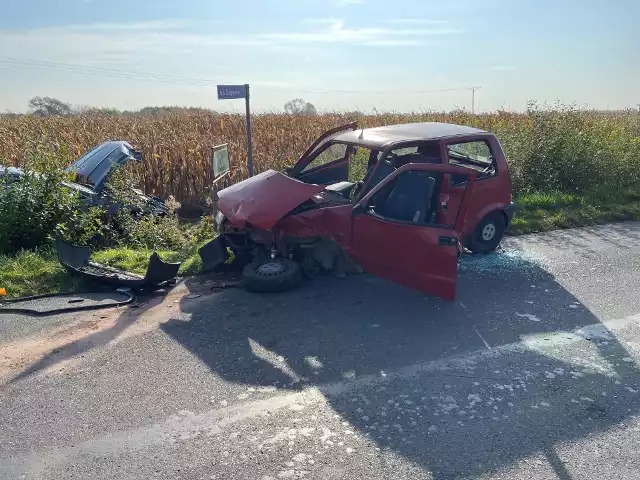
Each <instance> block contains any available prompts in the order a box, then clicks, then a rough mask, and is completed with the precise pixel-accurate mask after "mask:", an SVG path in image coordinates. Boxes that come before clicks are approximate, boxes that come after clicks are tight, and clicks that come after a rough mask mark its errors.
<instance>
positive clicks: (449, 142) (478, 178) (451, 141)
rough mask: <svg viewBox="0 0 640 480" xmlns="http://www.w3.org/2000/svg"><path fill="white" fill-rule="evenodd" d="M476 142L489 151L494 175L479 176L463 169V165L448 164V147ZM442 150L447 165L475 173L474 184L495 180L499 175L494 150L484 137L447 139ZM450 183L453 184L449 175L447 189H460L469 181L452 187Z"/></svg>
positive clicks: (487, 138) (488, 140)
mask: <svg viewBox="0 0 640 480" xmlns="http://www.w3.org/2000/svg"><path fill="white" fill-rule="evenodd" d="M477 142H482V143H484V144H485V145H486V146H487V148H488V149H489V153H490V154H491V159H492V163H493V168H494V174H493V175H490V176H480V175H479V173H480V172H478V171H476V170H473V169H472V168H468V167H465V166H463V165H455V164H452V163H449V146H450V145H459V144H461V143H477ZM442 149H443V154H444V156H445V158H446V159H447V165H451V166H454V167H458V166H459V167H461V168H467V169H468V170H471V171H474V172H476V174H477V175H476V182H481V181H483V180H490V179H492V178H496V177H497V176H498V175H499V174H500V170H499V168H498V160H497V158H496V156H495V152H494V150H493V148H492V146H491V141H490V138H489V137H485V136H483V137H472V138H469V137H466V138H463V139H459V138H451V139H448V140H447V141H445V142H443V145H442ZM452 182H453V176H452V175H449V180H448V182H447V186H448V188H457V187H460V186H462V185H467V183H468V182H469V180H468V179H467V181H466V182H464V183H457V184H455V185H453V183H452Z"/></svg>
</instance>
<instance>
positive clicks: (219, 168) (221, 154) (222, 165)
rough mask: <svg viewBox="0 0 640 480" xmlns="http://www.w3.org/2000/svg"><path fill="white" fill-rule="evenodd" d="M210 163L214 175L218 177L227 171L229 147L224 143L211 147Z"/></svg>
mask: <svg viewBox="0 0 640 480" xmlns="http://www.w3.org/2000/svg"><path fill="white" fill-rule="evenodd" d="M211 163H212V164H213V176H214V177H219V176H220V175H223V174H225V173H227V172H228V171H229V149H228V148H227V144H226V143H225V144H223V145H218V146H216V147H213V148H212V149H211Z"/></svg>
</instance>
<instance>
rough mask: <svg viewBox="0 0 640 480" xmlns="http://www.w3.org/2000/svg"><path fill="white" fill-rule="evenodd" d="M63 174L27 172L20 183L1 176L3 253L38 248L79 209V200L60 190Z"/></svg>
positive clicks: (0, 242)
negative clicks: (59, 225)
mask: <svg viewBox="0 0 640 480" xmlns="http://www.w3.org/2000/svg"><path fill="white" fill-rule="evenodd" d="M64 177H65V175H64V171H63V170H62V169H61V168H60V167H58V168H52V169H50V170H49V171H47V172H46V173H44V174H40V173H36V172H33V171H28V172H26V173H25V175H24V176H23V177H22V178H21V179H20V180H18V181H12V180H10V178H9V176H7V175H3V176H1V177H0V253H12V252H16V251H19V250H21V249H27V250H32V249H35V248H37V247H39V246H41V245H43V244H44V243H46V242H47V240H48V239H50V237H51V235H52V233H53V232H54V230H55V229H56V227H57V226H58V224H59V223H61V222H63V221H64V220H65V219H67V218H69V217H70V216H72V215H73V214H74V212H75V211H76V210H77V208H78V197H77V195H75V194H74V193H72V192H70V191H68V190H67V189H64V188H62V187H61V185H60V182H61V181H62V180H63V178H64Z"/></svg>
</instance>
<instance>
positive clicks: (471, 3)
mask: <svg viewBox="0 0 640 480" xmlns="http://www.w3.org/2000/svg"><path fill="white" fill-rule="evenodd" d="M1 1H2V7H1V9H0V11H1V13H0V111H5V110H10V111H25V110H26V109H27V106H28V101H29V99H30V98H32V97H34V96H36V95H38V96H51V97H56V98H59V99H61V100H63V101H66V102H69V103H71V104H73V105H93V106H101V107H115V108H119V109H137V108H141V107H143V106H147V105H183V106H196V107H205V108H212V109H216V110H225V111H243V110H244V104H243V101H242V100H218V99H217V97H216V88H215V86H216V85H217V84H235V83H242V84H244V83H248V84H250V85H251V89H250V90H251V105H252V109H253V110H254V111H258V112H259V111H281V110H282V109H283V106H284V104H285V103H286V102H287V101H288V100H290V99H292V98H303V99H305V100H306V101H309V102H311V103H313V104H314V105H315V106H316V107H317V108H318V109H319V110H321V111H326V110H341V111H345V110H349V111H351V110H360V111H363V112H372V111H424V110H451V109H457V108H464V109H469V110H470V109H471V108H472V104H471V102H472V94H471V90H470V88H471V87H481V88H479V89H477V90H476V92H475V108H476V110H477V111H494V110H496V109H505V110H512V111H521V110H524V109H525V108H526V106H527V102H529V101H536V102H538V103H539V104H554V103H555V102H558V101H559V102H561V103H563V104H573V105H577V106H579V107H585V108H599V109H618V108H627V107H633V108H637V107H638V104H640V93H639V92H638V88H637V87H638V85H640V48H638V45H639V44H640V28H638V20H639V19H640V1H638V0H608V1H605V0H581V1H578V0H442V1H433V0H322V1H321V0H260V1H259V0H245V1H244V2H240V1H237V0H180V1H169V0H109V1H106V0H1Z"/></svg>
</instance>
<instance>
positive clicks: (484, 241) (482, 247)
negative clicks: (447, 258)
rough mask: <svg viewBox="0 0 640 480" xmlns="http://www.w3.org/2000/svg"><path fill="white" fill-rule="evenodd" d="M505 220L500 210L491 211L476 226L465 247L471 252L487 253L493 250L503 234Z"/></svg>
mask: <svg viewBox="0 0 640 480" xmlns="http://www.w3.org/2000/svg"><path fill="white" fill-rule="evenodd" d="M506 229H507V222H506V220H505V218H504V215H503V214H502V212H492V213H490V214H489V215H487V216H486V217H484V218H483V219H482V220H481V221H480V223H478V225H477V226H476V228H475V230H474V231H473V233H472V234H471V238H470V239H469V241H468V244H467V248H469V250H471V251H472V252H473V253H488V252H492V251H493V250H495V249H496V248H497V247H498V245H499V244H500V242H501V241H502V237H503V236H504V232H505V230H506Z"/></svg>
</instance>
